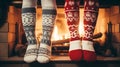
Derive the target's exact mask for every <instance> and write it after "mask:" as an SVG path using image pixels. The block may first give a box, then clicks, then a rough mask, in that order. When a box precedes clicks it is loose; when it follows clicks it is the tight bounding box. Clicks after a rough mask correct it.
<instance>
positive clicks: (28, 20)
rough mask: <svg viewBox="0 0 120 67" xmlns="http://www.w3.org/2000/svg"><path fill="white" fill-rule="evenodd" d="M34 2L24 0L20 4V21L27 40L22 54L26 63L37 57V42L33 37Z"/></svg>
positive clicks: (34, 20)
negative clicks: (24, 51) (21, 4)
mask: <svg viewBox="0 0 120 67" xmlns="http://www.w3.org/2000/svg"><path fill="white" fill-rule="evenodd" d="M35 1H36V0H34V2H35ZM34 2H33V0H24V1H23V6H22V23H23V28H24V31H25V35H26V38H27V42H28V46H27V49H26V53H25V55H24V61H25V62H27V63H31V62H34V61H36V58H37V44H36V39H35V22H36V9H35V5H34V4H32V3H34ZM27 4H28V5H27ZM33 5H34V6H33Z"/></svg>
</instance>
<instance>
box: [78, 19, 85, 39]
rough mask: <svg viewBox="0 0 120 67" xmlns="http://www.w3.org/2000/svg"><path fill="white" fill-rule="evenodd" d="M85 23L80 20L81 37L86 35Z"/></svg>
mask: <svg viewBox="0 0 120 67" xmlns="http://www.w3.org/2000/svg"><path fill="white" fill-rule="evenodd" d="M84 33H85V32H84V24H83V22H81V21H80V24H79V34H80V37H82V36H84Z"/></svg>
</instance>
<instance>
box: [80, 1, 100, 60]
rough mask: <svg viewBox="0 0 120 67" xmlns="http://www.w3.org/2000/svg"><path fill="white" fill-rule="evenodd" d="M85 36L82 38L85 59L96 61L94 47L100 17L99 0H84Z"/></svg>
mask: <svg viewBox="0 0 120 67" xmlns="http://www.w3.org/2000/svg"><path fill="white" fill-rule="evenodd" d="M84 1H85V4H84V31H85V34H84V37H83V39H82V49H83V54H84V56H83V57H84V60H85V61H95V60H96V54H95V50H94V48H93V42H92V41H93V33H94V29H95V25H96V21H97V17H98V10H99V9H98V6H99V3H98V1H97V0H84Z"/></svg>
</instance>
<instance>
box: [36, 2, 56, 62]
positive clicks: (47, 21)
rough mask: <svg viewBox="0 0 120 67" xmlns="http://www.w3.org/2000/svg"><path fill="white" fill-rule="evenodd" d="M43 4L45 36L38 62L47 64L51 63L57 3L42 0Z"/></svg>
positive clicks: (42, 40)
mask: <svg viewBox="0 0 120 67" xmlns="http://www.w3.org/2000/svg"><path fill="white" fill-rule="evenodd" d="M41 4H42V28H43V35H42V39H41V43H40V47H39V50H38V58H37V61H38V62H40V63H47V62H49V61H50V55H51V35H52V31H53V26H54V21H55V18H56V1H55V0H41Z"/></svg>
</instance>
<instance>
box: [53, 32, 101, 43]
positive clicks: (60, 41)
mask: <svg viewBox="0 0 120 67" xmlns="http://www.w3.org/2000/svg"><path fill="white" fill-rule="evenodd" d="M101 36H102V33H101V32H100V33H97V34H94V35H93V39H97V38H100V37H101ZM64 43H69V38H68V39H64V40H57V41H52V45H56V44H64Z"/></svg>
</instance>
